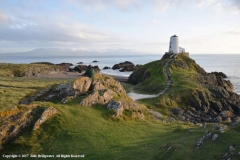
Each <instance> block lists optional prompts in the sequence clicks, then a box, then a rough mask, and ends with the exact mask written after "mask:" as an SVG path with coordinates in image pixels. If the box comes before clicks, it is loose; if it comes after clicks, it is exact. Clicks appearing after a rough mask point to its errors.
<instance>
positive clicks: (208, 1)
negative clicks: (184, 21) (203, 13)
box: [197, 0, 219, 7]
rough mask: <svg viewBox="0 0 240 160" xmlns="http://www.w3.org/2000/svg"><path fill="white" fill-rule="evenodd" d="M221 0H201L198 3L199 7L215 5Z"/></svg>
mask: <svg viewBox="0 0 240 160" xmlns="http://www.w3.org/2000/svg"><path fill="white" fill-rule="evenodd" d="M218 1H219V0H199V1H198V3H197V6H198V7H206V6H211V5H214V4H216V3H217V2H218Z"/></svg>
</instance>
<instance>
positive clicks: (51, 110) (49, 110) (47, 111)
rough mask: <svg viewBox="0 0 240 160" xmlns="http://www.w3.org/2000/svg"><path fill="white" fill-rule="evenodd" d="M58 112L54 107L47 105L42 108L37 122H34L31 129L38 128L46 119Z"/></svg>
mask: <svg viewBox="0 0 240 160" xmlns="http://www.w3.org/2000/svg"><path fill="white" fill-rule="evenodd" d="M59 113H60V112H59V111H58V110H57V109H56V108H54V107H49V108H46V109H45V110H44V112H43V113H42V115H41V117H40V118H39V119H38V120H37V122H36V123H35V124H34V127H33V130H36V129H38V128H39V127H40V126H41V125H42V124H43V123H44V122H45V121H46V120H48V119H49V118H51V117H52V116H53V115H55V114H59Z"/></svg>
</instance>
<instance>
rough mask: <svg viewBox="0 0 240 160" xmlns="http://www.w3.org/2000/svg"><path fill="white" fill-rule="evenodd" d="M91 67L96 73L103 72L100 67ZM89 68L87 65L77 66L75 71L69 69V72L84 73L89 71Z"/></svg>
mask: <svg viewBox="0 0 240 160" xmlns="http://www.w3.org/2000/svg"><path fill="white" fill-rule="evenodd" d="M90 67H91V68H93V69H94V70H95V72H100V71H101V70H100V69H99V67H98V66H90ZM87 68H88V66H87V65H77V66H75V67H74V68H73V69H69V71H71V72H79V73H83V72H85V71H86V70H87Z"/></svg>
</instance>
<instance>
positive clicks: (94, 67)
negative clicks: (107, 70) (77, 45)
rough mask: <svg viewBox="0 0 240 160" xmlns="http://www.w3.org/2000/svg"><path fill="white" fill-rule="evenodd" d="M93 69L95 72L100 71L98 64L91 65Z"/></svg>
mask: <svg viewBox="0 0 240 160" xmlns="http://www.w3.org/2000/svg"><path fill="white" fill-rule="evenodd" d="M93 69H94V70H95V72H96V73H98V72H100V71H101V70H100V69H99V67H98V66H93Z"/></svg>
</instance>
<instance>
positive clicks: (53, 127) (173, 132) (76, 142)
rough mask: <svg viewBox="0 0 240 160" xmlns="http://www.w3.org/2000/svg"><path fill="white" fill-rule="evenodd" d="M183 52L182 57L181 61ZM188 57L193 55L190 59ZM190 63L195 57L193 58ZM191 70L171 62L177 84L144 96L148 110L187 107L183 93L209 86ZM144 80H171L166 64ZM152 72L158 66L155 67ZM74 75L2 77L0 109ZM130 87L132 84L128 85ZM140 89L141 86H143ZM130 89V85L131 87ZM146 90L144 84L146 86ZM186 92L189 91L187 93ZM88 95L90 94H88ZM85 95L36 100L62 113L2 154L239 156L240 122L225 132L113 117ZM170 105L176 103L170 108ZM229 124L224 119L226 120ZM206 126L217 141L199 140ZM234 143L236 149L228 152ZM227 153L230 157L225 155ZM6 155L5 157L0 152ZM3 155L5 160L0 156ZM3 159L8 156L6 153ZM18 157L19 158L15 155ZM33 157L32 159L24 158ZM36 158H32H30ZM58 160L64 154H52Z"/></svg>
mask: <svg viewBox="0 0 240 160" xmlns="http://www.w3.org/2000/svg"><path fill="white" fill-rule="evenodd" d="M181 58H184V57H179V60H181ZM187 61H188V60H187ZM160 63H161V65H163V64H164V63H165V62H164V61H155V62H152V63H149V64H148V67H146V68H144V67H145V66H143V68H142V70H143V71H144V72H145V71H146V70H148V71H150V70H149V69H148V68H149V67H150V66H151V65H154V66H155V68H156V67H157V66H158V65H159V64H160ZM189 63H191V62H189ZM189 66H190V69H189V72H186V71H185V70H184V69H181V68H176V67H174V66H172V67H171V69H170V72H171V73H172V75H173V76H172V80H173V84H172V86H171V87H170V89H169V90H168V92H167V93H166V94H164V95H162V96H160V97H156V98H151V99H143V100H139V101H138V103H140V106H142V109H143V110H146V108H145V107H147V108H150V109H153V110H155V111H159V112H160V113H161V114H162V115H163V117H164V118H166V121H167V118H169V116H171V113H170V109H171V107H179V106H181V107H183V108H184V107H188V106H186V105H185V104H186V103H185V101H184V99H183V98H182V97H184V95H186V94H187V95H188V94H190V93H192V92H194V91H195V90H201V91H204V88H203V87H201V86H199V85H198V84H197V83H195V82H196V79H195V78H196V76H195V75H196V74H197V72H198V71H199V70H201V68H197V67H198V66H191V64H190V65H189ZM156 72H158V74H159V75H160V76H157V73H155V71H154V74H151V77H150V79H151V78H152V79H154V81H153V82H152V81H150V80H149V79H148V80H147V81H148V82H147V81H146V82H142V85H143V84H144V85H148V86H149V87H151V86H154V85H156V84H155V79H158V80H159V82H160V84H161V85H164V84H165V83H166V77H165V76H164V75H163V68H161V67H160V68H158V69H156ZM151 73H153V70H151ZM69 81H70V80H60V79H34V78H32V79H28V78H10V77H1V78H0V86H1V87H0V93H1V98H2V99H1V101H0V106H1V111H3V110H4V109H5V108H6V106H11V105H13V104H17V102H18V100H19V99H20V98H22V97H24V96H26V94H29V93H31V92H35V91H36V90H37V89H41V88H45V87H46V86H48V85H53V84H59V83H66V82H69ZM123 86H124V87H125V88H131V87H132V85H129V84H124V85H123ZM138 87H139V89H140V90H141V89H143V88H141V86H140V85H138ZM128 91H130V90H128ZM142 91H144V89H143V90H142ZM183 91H184V92H183ZM85 96H86V95H85ZM82 98H83V97H80V98H76V99H73V100H71V101H69V102H67V103H66V104H62V103H60V102H59V101H56V102H55V101H52V102H34V103H36V104H40V105H42V106H44V107H50V106H52V107H55V108H57V109H58V110H59V111H60V112H61V114H59V115H57V116H54V117H52V118H51V119H49V120H48V121H46V123H44V124H43V125H41V127H40V128H39V129H38V130H34V131H33V130H32V128H28V130H27V131H26V132H24V133H22V134H21V135H20V136H19V137H18V138H17V139H16V140H15V141H13V142H12V143H11V144H9V145H7V146H5V147H4V149H3V150H1V151H0V156H2V155H3V154H5V155H11V154H14V155H17V154H21V155H22V154H28V155H30V154H44V155H58V154H62V155H71V154H72V155H84V157H85V158H84V159H133V160H134V159H146V160H147V159H149V160H152V159H155V160H160V159H161V160H162V159H166V160H169V159H172V160H178V159H184V160H188V159H228V158H231V159H236V160H237V159H239V158H240V155H239V154H238V153H239V152H240V146H239V144H240V138H239V136H238V134H239V131H240V126H239V125H236V126H228V127H227V128H228V129H227V130H226V131H225V132H223V133H221V132H220V131H219V127H220V126H217V127H213V126H215V124H212V123H208V124H206V127H203V126H201V125H194V124H192V123H185V122H180V121H173V122H172V123H167V122H160V121H159V120H157V119H154V118H152V117H151V116H145V117H146V118H145V119H140V118H139V119H136V118H135V119H134V118H131V111H129V110H125V111H124V115H125V116H124V118H113V117H112V115H113V111H111V110H108V109H107V108H106V105H95V106H93V107H86V106H84V107H83V106H80V105H79V104H80V101H81V100H82ZM169 106H171V107H169ZM222 126H224V124H222ZM206 131H209V132H212V133H213V134H217V135H218V137H217V139H216V140H211V139H206V140H205V141H204V143H203V144H202V146H200V147H198V148H197V143H198V142H199V140H200V139H201V137H202V136H203V135H204V133H205V132H206ZM229 146H233V147H234V150H232V151H231V152H230V151H229ZM226 153H227V156H226ZM1 158H2V157H1ZM1 158H0V159H1ZM3 159H4V158H3ZM16 159H17V158H16ZM25 159H28V158H25ZM29 159H32V158H29ZM39 159H42V158H39ZM51 159H59V158H51Z"/></svg>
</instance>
